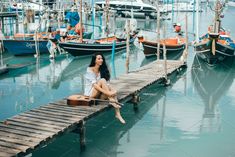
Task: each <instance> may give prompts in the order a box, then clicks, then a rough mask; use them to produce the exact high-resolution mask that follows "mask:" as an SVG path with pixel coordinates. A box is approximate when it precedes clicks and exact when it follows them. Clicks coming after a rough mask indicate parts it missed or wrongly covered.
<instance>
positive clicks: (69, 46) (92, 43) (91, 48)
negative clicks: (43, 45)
mask: <svg viewBox="0 0 235 157" xmlns="http://www.w3.org/2000/svg"><path fill="white" fill-rule="evenodd" d="M134 40H135V36H132V37H131V38H130V45H131V44H133V43H134ZM114 41H116V44H115V52H117V51H120V50H123V49H125V48H126V40H123V39H119V38H117V37H116V36H113V37H109V38H102V39H98V40H83V42H79V41H67V42H60V43H59V46H60V47H61V48H63V49H64V50H65V51H67V52H68V53H70V54H71V55H73V56H84V55H92V54H94V53H96V52H101V53H106V52H111V51H112V47H113V42H114Z"/></svg>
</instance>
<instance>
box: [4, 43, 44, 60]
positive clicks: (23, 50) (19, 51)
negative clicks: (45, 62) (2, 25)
mask: <svg viewBox="0 0 235 157" xmlns="http://www.w3.org/2000/svg"><path fill="white" fill-rule="evenodd" d="M47 42H48V41H47V40H40V41H39V53H49V51H48V49H47ZM3 45H4V47H5V49H6V50H7V51H8V53H11V54H13V55H15V56H19V55H30V54H36V49H35V41H34V40H14V39H6V40H3Z"/></svg>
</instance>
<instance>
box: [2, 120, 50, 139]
mask: <svg viewBox="0 0 235 157" xmlns="http://www.w3.org/2000/svg"><path fill="white" fill-rule="evenodd" d="M14 120H15V119H12V120H9V122H8V123H9V124H8V125H5V124H0V127H4V128H10V129H15V130H19V131H25V132H31V133H37V134H40V135H48V136H51V133H48V132H47V131H44V132H43V131H38V130H35V129H30V128H26V127H25V126H23V125H19V124H18V123H17V124H14V123H12V122H14Z"/></svg>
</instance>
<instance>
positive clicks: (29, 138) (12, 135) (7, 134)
mask: <svg viewBox="0 0 235 157" xmlns="http://www.w3.org/2000/svg"><path fill="white" fill-rule="evenodd" d="M0 136H2V137H10V138H17V139H21V140H25V141H29V142H41V141H43V140H44V138H42V137H41V138H40V137H37V138H35V136H30V135H29V136H26V135H19V134H16V133H11V132H8V131H0Z"/></svg>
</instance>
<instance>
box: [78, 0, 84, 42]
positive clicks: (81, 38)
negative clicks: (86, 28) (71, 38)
mask: <svg viewBox="0 0 235 157" xmlns="http://www.w3.org/2000/svg"><path fill="white" fill-rule="evenodd" d="M79 9H80V10H79V12H80V22H79V24H80V37H79V41H80V42H82V41H83V31H82V0H80V8H79Z"/></svg>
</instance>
